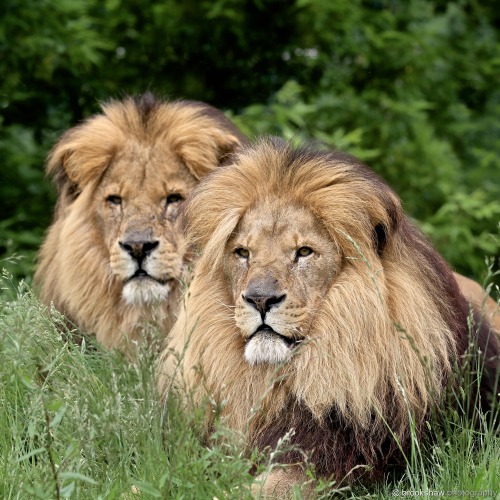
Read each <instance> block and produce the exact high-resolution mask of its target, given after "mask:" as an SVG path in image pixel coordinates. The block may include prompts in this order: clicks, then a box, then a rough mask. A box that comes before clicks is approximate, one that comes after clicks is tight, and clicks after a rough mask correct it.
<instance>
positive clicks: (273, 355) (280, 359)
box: [244, 327, 302, 365]
mask: <svg viewBox="0 0 500 500" xmlns="http://www.w3.org/2000/svg"><path fill="white" fill-rule="evenodd" d="M301 342H302V341H301V340H292V339H288V338H287V337H284V336H282V335H280V334H279V333H277V332H275V331H274V330H273V329H272V328H269V327H265V328H260V329H259V330H257V331H256V332H255V333H254V334H253V335H252V336H251V337H250V338H249V339H248V340H247V342H246V344H245V353H244V357H245V361H246V362H247V363H249V364H250V365H259V364H265V363H268V364H270V365H279V364H282V363H286V362H287V361H289V360H290V358H291V356H292V355H293V354H294V352H295V348H296V347H297V346H298V345H299V344H300V343H301Z"/></svg>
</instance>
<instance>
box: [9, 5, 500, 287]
mask: <svg viewBox="0 0 500 500" xmlns="http://www.w3.org/2000/svg"><path fill="white" fill-rule="evenodd" d="M499 21H500V16H499V11H498V8H497V6H496V3H495V2H493V1H491V0H490V1H485V2H476V1H474V0H455V1H452V2H449V1H446V2H445V1H443V0H407V1H402V0H337V1H335V2H325V1H323V0H294V1H288V0H269V1H267V2H262V1H260V0H215V1H208V0H207V1H205V0H204V1H196V2H195V1H194V0H187V1H185V2H175V1H174V0H167V1H165V0H148V1H146V2H137V0H105V1H99V2H98V1H97V0H76V1H74V0H43V1H38V0H26V1H24V2H19V1H15V0H6V1H4V2H2V4H1V6H0V73H1V74H2V75H4V78H2V79H1V80H0V110H1V115H0V157H1V158H2V162H1V165H0V212H1V213H2V222H1V224H0V256H1V255H2V254H3V255H4V256H10V255H12V254H13V253H17V254H19V255H21V256H23V257H25V259H24V260H20V261H18V262H20V267H17V266H16V265H12V264H10V269H11V270H12V272H14V273H15V275H16V276H17V277H22V276H25V277H26V276H30V275H31V273H32V266H33V264H32V262H33V255H34V253H35V249H36V247H37V245H38V242H39V241H40V238H41V234H42V232H43V229H44V228H46V227H47V225H48V223H49V220H50V216H51V212H52V206H53V202H54V194H53V191H51V190H50V188H49V187H48V184H47V182H46V181H44V180H43V173H42V165H43V159H44V158H45V157H46V155H47V152H48V150H49V148H50V147H51V145H53V144H54V142H55V140H56V138H57V136H58V135H59V134H60V133H61V132H62V131H63V130H65V129H67V128H69V127H70V126H73V125H75V124H76V123H78V122H79V121H80V120H81V119H82V118H84V117H86V116H88V115H90V114H91V113H93V112H95V111H96V110H97V109H98V102H99V101H101V100H104V99H108V98H110V97H118V98H119V97H121V96H122V95H124V94H127V93H141V92H144V91H145V90H152V91H154V92H156V93H158V94H160V95H166V96H171V97H186V98H194V99H200V100H204V101H207V102H210V103H212V104H215V105H217V106H219V107H222V108H224V109H230V110H231V116H232V117H233V118H234V119H235V121H236V122H237V123H238V124H239V125H240V126H241V128H242V129H243V130H244V131H246V132H247V133H248V134H249V135H251V136H252V137H254V136H256V135H258V134H264V133H273V134H278V135H282V136H284V137H286V138H288V139H293V140H296V141H298V140H304V139H315V140H318V141H320V142H321V143H324V144H326V145H328V146H330V147H335V148H339V149H343V150H347V151H349V152H351V153H352V154H354V155H356V156H358V157H360V158H361V159H363V160H364V161H365V162H366V163H368V164H369V165H370V166H372V167H373V168H374V169H375V170H376V171H377V172H378V173H380V175H382V177H384V178H385V179H386V180H387V181H388V182H389V183H390V184H391V185H392V186H393V187H394V188H395V189H396V191H397V192H398V193H399V194H400V196H401V198H402V200H403V202H404V207H405V209H406V210H407V211H408V212H409V213H410V215H411V216H413V217H414V218H416V219H417V220H418V221H419V222H420V223H422V227H424V228H425V230H426V231H427V232H428V233H429V235H430V236H431V237H432V238H433V240H434V241H435V243H436V244H437V245H438V248H439V250H440V251H441V252H442V253H443V255H444V256H445V257H446V258H447V259H448V260H449V262H450V263H451V264H452V265H453V266H454V267H455V268H456V269H457V270H459V271H461V272H463V273H464V274H467V275H472V276H475V277H476V278H479V277H480V276H481V275H482V274H483V273H484V269H485V268H484V263H483V261H484V256H485V254H487V255H488V256H490V257H493V258H495V259H497V262H498V255H499V254H500V249H499V243H498V239H497V240H495V239H492V238H491V237H490V236H489V235H490V234H497V224H498V219H499V216H498V211H499V206H500V201H499V200H500V160H499V152H500V126H499V124H498V115H499V113H500V86H499V85H498V74H499V73H500V41H499V32H498V29H497V28H496V26H497V25H498V22H499ZM496 265H497V266H498V263H497V264H496Z"/></svg>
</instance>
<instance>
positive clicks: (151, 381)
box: [0, 274, 500, 500]
mask: <svg viewBox="0 0 500 500" xmlns="http://www.w3.org/2000/svg"><path fill="white" fill-rule="evenodd" d="M2 287H3V288H4V290H3V291H0V498H5V499H11V498H19V499H25V498H43V499H53V498H83V499H87V498H91V499H94V498H96V499H98V498H103V499H104V498H105V499H114V498H120V499H134V498H185V499H205V498H206V499H210V500H211V499H213V498H218V499H222V498H238V499H240V498H243V499H244V498H250V497H251V495H250V489H249V487H250V484H251V483H252V481H253V478H252V476H251V475H250V469H251V465H252V464H251V462H252V459H251V458H247V457H246V456H245V454H244V453H243V452H242V450H241V449H240V448H239V447H238V446H237V445H236V444H234V445H233V444H230V443H229V444H227V443H226V444H224V442H223V441H221V440H220V439H214V440H213V441H210V442H208V443H207V442H206V441H205V440H204V439H203V436H202V425H201V421H202V418H203V414H202V412H201V411H200V413H194V414H186V413H183V412H182V411H181V410H180V409H179V408H180V405H178V404H177V402H176V399H175V395H171V396H170V397H169V399H168V401H167V403H166V405H165V406H163V405H162V404H161V402H160V401H159V398H158V396H157V393H156V385H155V357H156V356H155V352H156V351H155V348H154V347H152V348H149V349H148V348H144V349H142V350H140V352H139V354H138V356H137V359H136V360H135V361H133V362H131V361H129V360H128V359H126V358H125V357H123V356H121V355H120V354H119V353H116V352H108V351H104V350H102V349H101V348H100V347H99V346H98V345H97V344H95V343H93V342H92V341H89V340H87V341H85V342H83V344H82V345H80V346H79V345H75V344H74V343H73V342H70V341H68V340H67V338H68V336H67V335H64V330H65V328H66V326H65V323H64V321H63V318H62V317H61V316H60V315H59V314H58V313H57V312H55V311H52V312H47V311H46V310H45V308H44V307H42V306H41V305H40V304H39V302H38V300H37V299H36V297H34V295H33V294H32V292H31V291H30V289H29V288H28V287H27V286H26V285H24V284H22V283H21V284H19V285H14V284H12V283H9V279H8V276H6V275H5V274H4V276H3V281H2ZM61 332H63V334H62V335H61ZM456 397H460V396H459V395H457V396H456ZM439 410H440V413H441V415H440V416H439V417H440V418H439V420H440V421H441V424H440V427H439V429H440V430H439V432H436V433H435V434H436V436H437V437H436V439H434V440H433V441H432V442H428V443H425V444H423V445H422V447H423V448H419V447H417V446H415V447H414V451H413V453H414V456H411V457H408V458H409V459H408V466H407V470H406V471H405V472H403V475H402V476H401V475H399V476H391V477H390V478H387V479H386V482H385V483H383V484H379V485H372V486H357V487H354V488H343V485H341V484H333V483H328V482H319V484H318V486H317V488H316V493H317V496H318V497H319V498H328V497H329V496H331V495H332V492H335V494H336V495H337V496H344V497H355V498H361V497H380V498H389V497H391V496H392V494H393V492H395V491H398V492H399V494H400V496H410V495H411V493H408V492H412V491H413V492H415V491H420V492H422V493H425V492H427V491H443V492H456V493H455V494H454V497H456V498H460V496H459V494H458V492H459V491H460V490H463V491H470V492H486V491H487V490H490V491H491V492H496V493H495V494H493V493H492V494H491V496H487V495H483V496H482V498H491V497H497V498H500V440H499V438H498V436H497V435H496V434H495V432H494V430H493V429H494V428H495V426H497V425H498V422H497V423H495V422H492V421H491V419H490V420H484V421H483V422H482V424H481V426H480V428H479V429H476V428H474V427H473V425H472V423H471V419H469V418H467V417H464V416H463V415H461V414H460V413H459V412H457V411H456V410H453V409H452V408H451V406H450V407H448V406H446V405H443V407H442V408H440V409H439ZM443 422H444V424H443ZM429 425H430V426H437V423H435V422H434V421H433V422H431V423H430V424H429ZM220 432H224V430H223V429H221V431H220ZM285 444H286V443H285ZM253 458H255V455H254V457H253ZM268 467H269V463H268V462H265V461H264V462H263V464H262V466H261V468H260V469H259V470H258V472H261V471H262V470H266V468H268ZM311 477H312V476H311ZM403 492H404V493H403ZM424 497H425V496H424ZM452 497H453V495H452ZM296 498H300V493H298V492H297V493H296Z"/></svg>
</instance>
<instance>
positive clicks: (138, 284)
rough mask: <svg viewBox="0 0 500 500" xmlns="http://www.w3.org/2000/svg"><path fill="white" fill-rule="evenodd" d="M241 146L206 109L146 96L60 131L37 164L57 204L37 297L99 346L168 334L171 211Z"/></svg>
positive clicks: (172, 304) (175, 284)
mask: <svg viewBox="0 0 500 500" xmlns="http://www.w3.org/2000/svg"><path fill="white" fill-rule="evenodd" d="M243 142H245V138H244V136H243V135H242V134H241V133H240V132H239V131H238V130H237V129H236V127H235V126H234V125H232V124H231V122H230V121H229V120H228V119H226V118H225V116H224V115H223V114H222V113H221V112H220V111H218V110H216V109H215V108H212V107H211V106H209V105H207V104H203V103H200V102H191V101H173V102H162V101H160V100H157V99H155V98H154V97H153V96H152V95H151V94H149V93H148V94H145V95H144V96H142V97H141V98H137V99H134V98H127V99H125V100H124V101H110V102H108V103H106V104H104V105H103V106H102V113H101V114H98V115H95V116H93V117H91V118H90V119H88V120H87V121H85V122H84V123H82V124H81V125H79V126H77V127H75V128H73V129H71V130H69V131H67V132H66V133H65V134H64V135H63V136H62V137H61V139H60V140H59V142H58V143H57V144H56V145H55V147H54V148H53V150H52V151H51V153H50V155H49V158H48V161H47V167H46V168H47V173H48V174H49V175H51V176H53V177H54V178H55V181H56V184H57V188H58V201H57V207H56V210H55V215H54V222H53V224H52V226H51V228H50V230H49V231H48V234H47V237H46V239H45V242H44V244H43V246H42V249H41V252H40V257H39V266H38V269H37V272H36V275H35V283H36V284H37V285H38V286H39V287H40V297H41V299H42V301H43V302H44V303H46V304H50V303H53V304H54V305H55V307H56V308H57V309H58V310H60V311H61V312H62V313H64V314H65V315H66V316H67V318H68V319H69V320H70V321H72V322H73V323H75V324H76V325H77V326H78V327H80V328H81V329H82V330H83V331H85V332H89V333H93V334H95V335H96V337H97V340H98V341H99V342H101V343H102V344H103V345H104V346H106V347H108V348H114V347H118V348H124V343H127V342H128V341H136V340H140V339H141V337H142V336H143V335H144V326H145V325H146V324H147V323H148V322H151V321H153V322H155V323H157V324H158V325H159V326H160V328H161V330H163V331H165V332H166V331H168V329H169V328H170V326H171V324H172V323H173V319H174V312H175V311H176V308H177V302H178V300H179V297H180V291H179V290H180V283H179V279H180V278H181V273H182V269H183V255H184V251H185V248H184V243H183V240H182V237H181V234H180V232H179V231H178V230H176V229H175V227H174V221H175V219H176V217H177V211H178V208H179V206H180V204H181V202H182V201H183V200H184V198H185V197H186V196H187V195H188V193H189V192H190V191H191V189H192V188H193V187H194V186H195V185H196V184H197V183H198V181H199V179H200V178H201V177H203V176H204V175H206V174H207V173H208V172H210V171H211V170H213V169H214V168H216V167H217V166H218V165H220V163H221V161H222V160H223V159H224V157H225V156H226V155H227V154H228V153H231V152H232V151H233V150H234V149H235V148H236V147H238V146H239V145H240V144H242V143H243ZM125 339H127V340H125Z"/></svg>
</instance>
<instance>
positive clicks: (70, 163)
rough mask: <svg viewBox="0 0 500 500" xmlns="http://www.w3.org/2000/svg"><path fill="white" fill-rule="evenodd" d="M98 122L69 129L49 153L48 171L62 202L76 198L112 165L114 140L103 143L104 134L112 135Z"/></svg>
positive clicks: (93, 121) (46, 168)
mask: <svg viewBox="0 0 500 500" xmlns="http://www.w3.org/2000/svg"><path fill="white" fill-rule="evenodd" d="M98 125H99V122H98V120H96V119H93V120H92V119H91V120H89V121H88V122H85V123H83V124H82V125H79V126H77V127H74V128H72V129H70V130H68V131H67V132H65V133H64V134H63V135H62V136H61V138H60V139H59V141H58V142H57V144H56V145H55V146H54V147H53V148H52V150H51V152H50V153H49V156H48V158H47V162H46V165H45V171H46V173H47V175H48V176H50V177H52V179H53V180H54V183H55V185H56V188H57V191H58V196H59V199H60V201H63V200H66V201H69V202H71V201H73V200H75V199H76V198H77V197H78V195H79V194H80V192H81V191H82V189H83V188H84V187H85V186H86V185H87V184H88V183H90V182H91V181H92V180H94V179H96V178H98V177H100V175H101V174H102V172H103V171H104V170H105V169H106V166H107V165H109V162H110V161H111V158H112V155H113V151H112V149H110V146H109V144H111V141H107V143H106V144H105V145H103V141H102V137H109V134H107V135H103V134H101V132H103V130H99V127H98ZM100 134H101V135H100ZM99 135H100V137H99Z"/></svg>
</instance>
